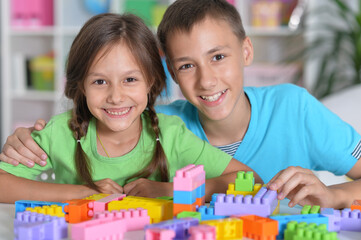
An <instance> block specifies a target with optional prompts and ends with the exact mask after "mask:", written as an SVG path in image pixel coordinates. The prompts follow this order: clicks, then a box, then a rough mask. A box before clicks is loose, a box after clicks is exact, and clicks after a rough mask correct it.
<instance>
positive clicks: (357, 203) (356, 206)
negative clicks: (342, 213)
mask: <svg viewBox="0 0 361 240" xmlns="http://www.w3.org/2000/svg"><path fill="white" fill-rule="evenodd" d="M356 209H358V210H360V211H361V200H354V201H353V202H352V205H351V210H352V211H353V210H356Z"/></svg>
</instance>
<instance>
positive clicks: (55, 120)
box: [34, 110, 71, 135]
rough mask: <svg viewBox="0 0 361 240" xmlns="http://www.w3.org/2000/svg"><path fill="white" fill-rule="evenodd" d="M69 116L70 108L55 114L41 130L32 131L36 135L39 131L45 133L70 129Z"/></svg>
mask: <svg viewBox="0 0 361 240" xmlns="http://www.w3.org/2000/svg"><path fill="white" fill-rule="evenodd" d="M70 118H71V110H70V111H67V112H64V113H61V114H58V115H55V116H53V117H52V118H51V119H50V120H49V122H48V123H47V124H46V126H45V128H44V129H43V130H40V131H34V135H37V134H39V133H42V134H45V133H47V132H53V131H56V132H58V131H60V132H63V131H64V130H65V131H70V129H69V126H68V122H69V119H70Z"/></svg>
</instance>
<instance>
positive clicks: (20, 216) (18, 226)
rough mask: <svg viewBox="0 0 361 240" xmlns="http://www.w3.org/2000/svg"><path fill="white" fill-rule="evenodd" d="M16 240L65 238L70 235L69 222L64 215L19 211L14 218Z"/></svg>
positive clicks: (55, 239) (56, 239)
mask: <svg viewBox="0 0 361 240" xmlns="http://www.w3.org/2000/svg"><path fill="white" fill-rule="evenodd" d="M14 235H15V239H16V240H22V239H24V240H32V239H34V240H35V239H36V240H42V239H44V240H45V239H54V240H58V239H64V238H67V237H68V224H67V223H66V222H65V219H64V218H62V217H55V216H50V215H44V214H41V213H36V212H28V211H26V212H18V213H17V214H16V218H15V219H14Z"/></svg>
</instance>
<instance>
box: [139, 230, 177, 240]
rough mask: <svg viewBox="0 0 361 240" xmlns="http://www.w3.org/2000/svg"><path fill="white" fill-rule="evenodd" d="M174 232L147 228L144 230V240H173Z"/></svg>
mask: <svg viewBox="0 0 361 240" xmlns="http://www.w3.org/2000/svg"><path fill="white" fill-rule="evenodd" d="M174 237H175V231H174V230H171V229H162V228H148V229H147V230H145V240H173V239H174Z"/></svg>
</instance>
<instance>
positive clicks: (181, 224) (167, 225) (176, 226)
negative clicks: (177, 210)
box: [144, 218, 199, 239]
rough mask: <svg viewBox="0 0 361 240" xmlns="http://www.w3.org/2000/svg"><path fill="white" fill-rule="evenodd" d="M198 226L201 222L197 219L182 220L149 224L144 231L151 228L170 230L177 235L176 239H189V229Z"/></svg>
mask: <svg viewBox="0 0 361 240" xmlns="http://www.w3.org/2000/svg"><path fill="white" fill-rule="evenodd" d="M198 224H199V222H198V219H196V218H180V219H172V220H167V221H163V222H160V223H156V224H149V225H147V226H145V228H144V230H147V229H151V228H160V229H170V230H173V231H174V232H175V233H176V236H175V239H187V238H188V237H189V233H188V231H189V228H190V227H192V226H198Z"/></svg>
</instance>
